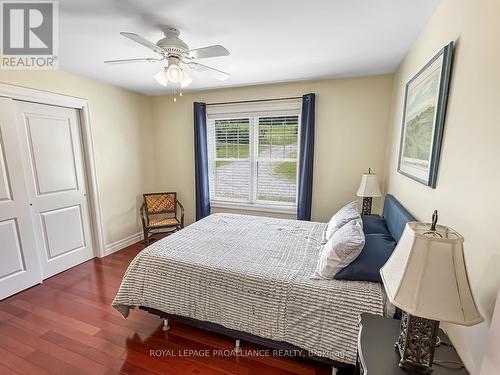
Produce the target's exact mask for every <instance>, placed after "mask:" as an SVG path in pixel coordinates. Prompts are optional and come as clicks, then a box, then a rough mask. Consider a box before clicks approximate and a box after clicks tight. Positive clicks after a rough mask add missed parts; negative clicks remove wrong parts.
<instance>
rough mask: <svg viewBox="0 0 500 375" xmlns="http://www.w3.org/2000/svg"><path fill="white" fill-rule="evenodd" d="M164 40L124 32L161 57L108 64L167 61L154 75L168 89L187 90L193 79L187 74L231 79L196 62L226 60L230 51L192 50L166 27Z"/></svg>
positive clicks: (108, 62) (111, 61) (213, 48)
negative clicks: (225, 57)
mask: <svg viewBox="0 0 500 375" xmlns="http://www.w3.org/2000/svg"><path fill="white" fill-rule="evenodd" d="M162 31H163V34H164V35H165V37H164V38H162V39H160V40H159V41H158V42H157V43H156V44H155V43H152V42H150V41H149V40H147V39H145V38H143V37H142V36H140V35H137V34H134V33H129V32H121V33H120V34H121V35H123V36H124V37H126V38H128V39H131V40H133V41H134V42H136V43H139V44H141V45H143V46H144V47H146V48H149V49H150V50H152V51H154V52H156V53H157V54H158V55H159V57H158V58H152V57H144V58H134V59H121V60H107V61H104V62H105V63H106V64H124V63H137V62H150V63H155V62H161V61H165V62H166V64H165V66H164V67H163V68H162V69H161V70H160V71H159V72H158V73H157V74H156V75H155V79H156V80H157V81H158V83H159V84H161V85H163V86H165V87H167V85H168V86H172V87H174V89H175V88H179V86H180V87H181V88H184V87H187V86H189V85H190V84H191V82H192V81H193V79H192V78H191V77H190V76H189V74H188V73H187V70H188V69H190V70H193V71H197V72H202V73H207V74H209V75H211V76H212V77H214V78H216V79H218V80H221V81H224V80H226V79H228V78H229V77H230V74H229V73H226V72H223V71H221V70H218V69H215V68H211V67H209V66H206V65H203V64H200V63H198V62H196V61H194V60H197V59H206V58H209V57H218V56H227V55H229V51H228V50H227V49H225V48H224V47H223V46H221V45H214V46H209V47H203V48H196V49H189V47H188V45H187V44H186V43H184V41H182V39H180V38H179V34H180V32H179V30H178V29H176V28H175V27H172V26H167V27H164V28H163V29H162Z"/></svg>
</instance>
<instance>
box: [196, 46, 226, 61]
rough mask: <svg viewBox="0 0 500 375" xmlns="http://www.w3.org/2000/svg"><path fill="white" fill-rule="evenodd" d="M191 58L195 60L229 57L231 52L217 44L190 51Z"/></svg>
mask: <svg viewBox="0 0 500 375" xmlns="http://www.w3.org/2000/svg"><path fill="white" fill-rule="evenodd" d="M188 53H189V57H190V58H193V59H207V58H209V57H218V56H228V55H229V51H228V50H227V49H225V48H224V47H222V46H221V45H219V44H217V45H215V46H209V47H203V48H197V49H192V50H190V51H188Z"/></svg>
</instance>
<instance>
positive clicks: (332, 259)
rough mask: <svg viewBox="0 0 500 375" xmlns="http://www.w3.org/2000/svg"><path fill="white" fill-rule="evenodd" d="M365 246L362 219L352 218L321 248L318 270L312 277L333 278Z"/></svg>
mask: <svg viewBox="0 0 500 375" xmlns="http://www.w3.org/2000/svg"><path fill="white" fill-rule="evenodd" d="M364 246H365V235H364V233H363V226H362V225H361V219H356V220H351V221H350V222H348V223H347V224H345V225H344V226H343V227H342V228H340V229H339V230H337V231H336V232H335V233H334V234H333V235H332V237H331V238H330V239H329V240H328V242H327V243H326V244H325V245H324V246H323V249H322V250H321V253H320V256H319V259H318V265H317V266H316V271H315V272H314V274H313V275H312V276H311V279H333V278H334V277H335V275H336V274H337V273H338V272H339V271H340V270H341V269H342V268H344V267H347V266H348V265H349V264H350V263H351V262H352V261H353V260H354V259H356V258H357V257H358V255H359V254H360V253H361V250H363V247H364Z"/></svg>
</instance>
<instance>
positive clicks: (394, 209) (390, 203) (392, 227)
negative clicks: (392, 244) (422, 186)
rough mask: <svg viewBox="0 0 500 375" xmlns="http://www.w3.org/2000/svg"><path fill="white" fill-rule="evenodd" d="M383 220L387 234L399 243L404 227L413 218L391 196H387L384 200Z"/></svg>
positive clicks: (413, 219)
mask: <svg viewBox="0 0 500 375" xmlns="http://www.w3.org/2000/svg"><path fill="white" fill-rule="evenodd" d="M383 216H384V219H385V223H386V225H387V228H388V229H389V233H390V234H391V236H392V237H394V239H395V240H396V241H399V239H400V238H401V235H402V234H403V230H404V229H405V225H406V223H407V222H409V221H415V218H414V217H413V216H412V215H411V214H410V213H409V212H408V211H407V210H406V208H404V207H403V206H402V205H401V203H399V202H398V201H397V200H396V198H394V197H393V196H392V195H390V194H387V195H386V196H385V199H384V214H383Z"/></svg>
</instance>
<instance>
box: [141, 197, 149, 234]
mask: <svg viewBox="0 0 500 375" xmlns="http://www.w3.org/2000/svg"><path fill="white" fill-rule="evenodd" d="M140 212H141V220H142V226H143V227H144V228H146V226H147V225H148V215H146V205H145V204H144V203H143V204H142V206H141V210H140Z"/></svg>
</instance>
